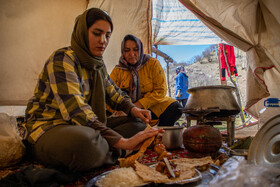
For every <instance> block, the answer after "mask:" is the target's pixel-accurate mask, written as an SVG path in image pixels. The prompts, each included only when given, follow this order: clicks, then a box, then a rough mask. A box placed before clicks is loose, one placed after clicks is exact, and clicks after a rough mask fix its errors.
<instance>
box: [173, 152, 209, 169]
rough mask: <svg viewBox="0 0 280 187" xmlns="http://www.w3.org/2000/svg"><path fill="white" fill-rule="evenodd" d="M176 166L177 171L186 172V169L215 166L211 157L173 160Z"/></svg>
mask: <svg viewBox="0 0 280 187" xmlns="http://www.w3.org/2000/svg"><path fill="white" fill-rule="evenodd" d="M172 161H173V162H174V164H177V169H179V170H181V171H184V169H186V168H195V167H200V166H204V165H208V164H214V161H213V160H212V158H211V157H210V156H207V157H203V158H179V159H174V160H172Z"/></svg>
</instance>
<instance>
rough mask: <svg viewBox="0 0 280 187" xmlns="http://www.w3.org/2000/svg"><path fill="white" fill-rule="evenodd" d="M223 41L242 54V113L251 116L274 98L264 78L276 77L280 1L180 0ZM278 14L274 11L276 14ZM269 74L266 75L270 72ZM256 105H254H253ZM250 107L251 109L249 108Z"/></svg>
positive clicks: (279, 62) (279, 57)
mask: <svg viewBox="0 0 280 187" xmlns="http://www.w3.org/2000/svg"><path fill="white" fill-rule="evenodd" d="M180 2H181V3H182V4H184V5H185V6H186V7H187V8H188V9H189V10H190V11H191V12H193V13H194V14H195V15H196V16H197V17H198V18H199V19H200V20H201V21H202V22H203V23H204V24H205V25H207V27H208V28H210V29H211V30H212V31H213V32H214V33H215V34H217V35H218V36H219V37H220V38H222V39H223V40H224V41H226V42H227V43H229V44H230V45H233V46H235V47H237V48H239V49H241V50H243V51H245V52H246V55H247V63H248V74H247V99H246V106H245V110H246V111H247V112H248V113H250V114H252V115H253V116H255V117H257V116H258V111H259V110H260V108H261V107H263V103H262V102H261V101H260V100H261V99H262V98H265V97H268V96H271V95H276V97H278V98H279V97H280V96H279V94H280V92H278V93H274V91H275V87H277V86H279V83H276V84H275V85H274V84H273V85H271V84H268V81H270V80H266V78H265V77H264V74H265V73H266V74H268V75H267V76H266V77H271V76H270V75H269V74H271V72H272V71H273V75H274V76H276V79H278V78H279V76H280V73H279V72H280V53H279V51H280V45H279V43H280V35H279V33H280V24H279V23H280V12H279V8H280V1H277V0H236V1H232V0H208V1H204V0H180ZM277 10H278V11H277ZM271 69H273V70H272V71H268V70H271ZM255 104H257V105H255ZM253 105H254V107H252V106H253Z"/></svg>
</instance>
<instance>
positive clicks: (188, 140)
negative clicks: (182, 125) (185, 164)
mask: <svg viewBox="0 0 280 187" xmlns="http://www.w3.org/2000/svg"><path fill="white" fill-rule="evenodd" d="M183 144H184V146H185V149H187V150H188V151H190V152H195V153H214V152H216V151H218V150H219V149H220V147H221V146H222V135H221V133H220V131H219V130H218V129H216V128H214V127H212V126H210V125H196V126H191V127H189V128H187V129H186V130H185V131H184V133H183Z"/></svg>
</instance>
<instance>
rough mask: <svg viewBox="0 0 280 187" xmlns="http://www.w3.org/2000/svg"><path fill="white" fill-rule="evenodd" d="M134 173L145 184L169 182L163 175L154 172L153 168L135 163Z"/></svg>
mask: <svg viewBox="0 0 280 187" xmlns="http://www.w3.org/2000/svg"><path fill="white" fill-rule="evenodd" d="M135 167H136V173H137V175H139V176H140V177H141V178H142V179H143V181H145V182H154V183H166V182H171V180H170V179H169V178H168V177H167V176H166V175H164V174H162V173H160V172H158V171H156V170H155V169H154V168H151V167H149V166H146V165H143V164H140V163H139V162H137V161H136V162H135Z"/></svg>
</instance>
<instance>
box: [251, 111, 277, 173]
mask: <svg viewBox="0 0 280 187" xmlns="http://www.w3.org/2000/svg"><path fill="white" fill-rule="evenodd" d="M279 147H280V114H278V115H276V116H274V117H272V118H270V119H269V120H268V121H267V122H266V123H265V124H264V125H263V126H262V127H261V129H260V130H259V131H258V132H257V134H256V136H255V137H254V139H253V141H252V143H251V145H250V148H249V152H248V162H250V163H253V164H256V165H266V166H273V167H278V168H279V167H280V148H279Z"/></svg>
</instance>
